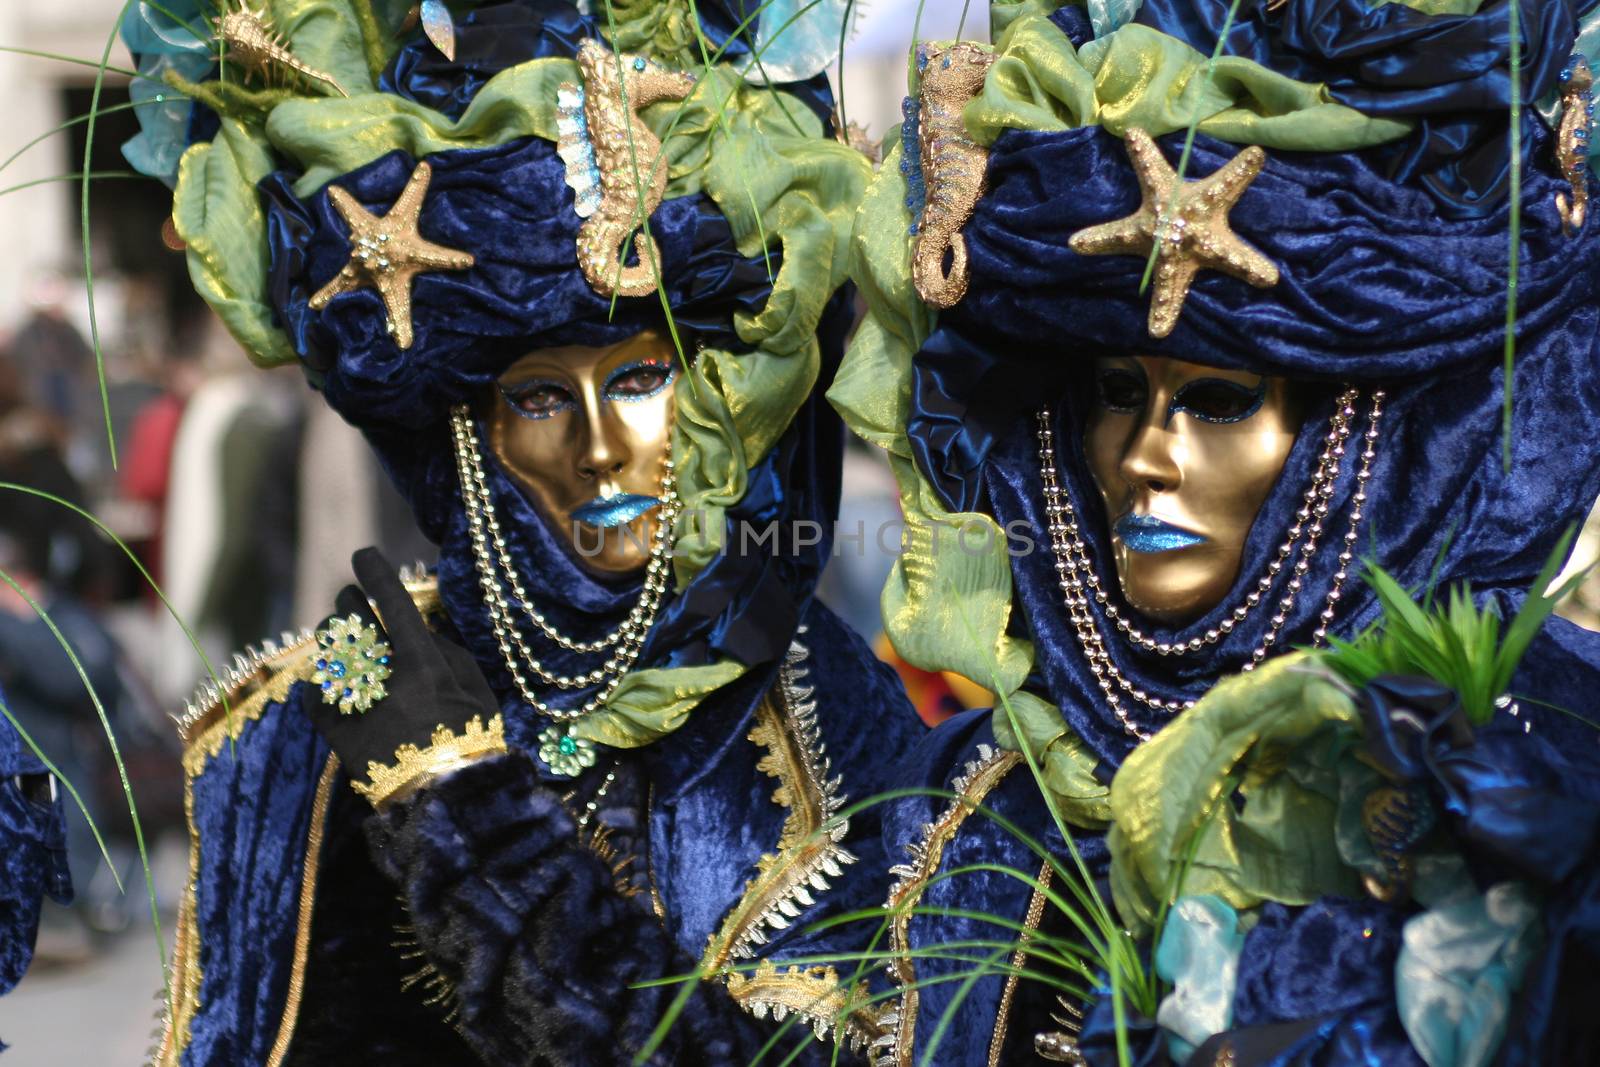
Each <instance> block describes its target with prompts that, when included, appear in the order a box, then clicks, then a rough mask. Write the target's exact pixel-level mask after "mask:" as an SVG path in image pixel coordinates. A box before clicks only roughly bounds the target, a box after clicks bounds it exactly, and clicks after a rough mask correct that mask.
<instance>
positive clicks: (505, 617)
mask: <svg viewBox="0 0 1600 1067" xmlns="http://www.w3.org/2000/svg"><path fill="white" fill-rule="evenodd" d="M450 419H451V426H452V429H453V431H454V437H455V449H456V467H457V473H458V474H459V477H460V480H461V495H462V499H463V500H464V502H465V504H466V508H467V525H468V530H469V532H470V535H471V539H472V550H473V556H474V562H475V564H476V567H477V571H478V584H479V586H480V588H481V589H482V590H483V596H484V603H485V605H486V606H487V607H488V609H489V621H490V624H491V626H492V627H493V630H494V635H495V640H496V642H497V643H498V645H499V648H500V655H501V656H502V658H503V659H504V660H505V664H506V670H507V671H508V672H510V674H511V678H512V681H513V682H514V683H515V685H516V687H517V691H518V692H519V693H520V694H521V695H522V698H523V700H525V701H526V702H527V703H528V704H529V705H530V706H531V707H532V708H533V709H534V710H535V711H538V712H539V713H540V714H542V715H546V716H548V717H550V718H552V719H555V720H556V721H558V722H571V721H573V720H576V719H581V718H583V717H584V716H585V715H588V714H589V713H590V712H593V711H595V710H596V709H598V708H601V707H603V706H604V705H605V704H606V702H607V701H609V700H610V699H611V697H612V695H613V694H614V693H615V692H616V691H617V687H618V686H620V685H621V684H622V679H623V678H624V677H626V676H627V673H628V671H630V670H631V669H632V668H633V664H634V662H635V661H636V660H637V659H638V657H639V653H640V651H641V650H642V649H643V647H644V642H645V639H646V637H648V636H649V633H650V628H651V627H652V626H653V625H655V619H656V613H657V611H658V610H659V608H660V606H661V599H662V597H663V596H664V595H665V592H666V588H667V582H668V580H669V576H670V571H671V566H672V529H673V526H674V524H675V522H676V520H677V517H678V512H679V509H680V503H679V499H678V492H677V479H676V476H675V474H674V471H673V462H672V455H671V450H670V447H671V446H670V444H669V446H668V453H667V456H666V458H665V459H664V460H663V462H662V468H663V475H662V482H661V506H660V511H659V514H658V516H657V521H656V529H655V533H654V535H653V537H652V538H651V545H650V562H649V564H648V566H647V567H646V569H645V581H644V588H643V589H641V590H640V592H639V599H638V601H637V602H636V603H635V604H634V606H633V608H632V610H630V611H629V612H628V616H627V618H625V619H624V620H623V622H622V625H621V626H619V627H618V628H617V629H616V630H614V631H612V632H611V633H609V634H607V635H606V636H604V637H603V638H600V639H597V640H594V641H578V640H575V639H573V638H570V637H567V636H566V635H564V634H562V633H560V632H559V631H557V630H556V629H555V627H553V626H551V625H550V624H549V622H548V620H546V619H545V618H544V615H543V614H542V613H540V612H539V611H538V610H537V609H535V608H534V606H533V603H532V601H531V600H530V598H529V597H528V594H527V591H526V589H525V587H524V586H523V584H522V579H521V577H520V576H519V574H518V572H517V568H516V564H515V562H514V561H513V560H512V558H511V553H510V551H509V548H508V546H507V543H506V540H505V537H504V535H503V534H502V533H501V529H500V520H499V516H498V514H497V512H496V510H495V505H494V494H493V492H492V491H491V489H490V487H489V482H488V478H487V477H486V476H485V474H484V469H483V455H482V451H481V449H480V446H479V442H478V433H477V427H476V425H475V424H474V423H473V420H472V415H471V412H470V411H469V410H468V408H467V406H466V405H464V404H462V405H457V406H456V407H455V408H453V409H452V410H451V413H450ZM491 546H492V548H491ZM506 585H510V587H511V592H512V596H514V597H515V598H516V600H517V602H518V604H519V605H520V606H521V608H522V611H523V614H525V615H526V616H527V617H528V618H529V620H530V621H531V622H532V623H533V624H534V626H535V627H536V628H538V629H539V630H540V631H541V632H542V633H544V634H545V636H547V637H549V638H550V639H551V640H552V641H554V642H555V643H556V644H558V645H560V646H561V647H562V648H564V649H567V650H569V651H575V652H585V653H593V652H599V651H603V650H605V649H607V648H611V647H613V646H615V651H614V652H612V654H611V655H610V656H609V657H608V658H607V659H606V661H605V663H604V664H602V665H601V666H599V667H596V668H594V669H593V670H590V671H586V672H583V673H581V674H576V675H565V674H558V673H556V672H554V671H552V670H550V669H549V668H547V667H546V666H545V665H544V664H543V663H541V662H540V661H539V659H538V657H536V656H535V655H534V654H533V652H532V650H531V649H529V647H528V645H527V642H526V641H525V640H524V639H523V636H522V631H521V629H520V628H519V627H518V626H517V622H516V616H515V613H514V612H513V610H512V607H511V603H510V601H509V600H508V598H507V596H506V592H505V587H506ZM524 667H526V668H527V670H528V671H529V672H531V673H532V674H534V675H535V676H536V677H537V678H538V679H539V680H540V681H542V682H545V683H548V684H551V685H554V686H556V687H557V688H559V689H569V690H570V689H583V688H587V687H589V686H593V685H600V684H601V683H602V682H603V683H604V685H603V686H602V687H601V689H600V691H599V692H597V693H596V694H595V695H594V696H592V697H590V698H589V699H588V700H586V701H584V702H583V704H581V705H579V706H577V707H572V708H556V707H551V706H550V705H549V704H548V703H546V702H545V701H544V700H542V699H540V697H539V696H538V694H537V693H535V692H534V691H533V689H532V687H531V686H530V685H529V682H528V678H527V675H526V674H525V673H524V671H523V668H524Z"/></svg>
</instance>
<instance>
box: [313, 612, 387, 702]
mask: <svg viewBox="0 0 1600 1067" xmlns="http://www.w3.org/2000/svg"><path fill="white" fill-rule="evenodd" d="M312 655H313V656H314V657H315V666H316V668H317V669H316V672H315V673H314V674H312V676H311V683H312V684H313V685H315V686H317V687H318V689H319V690H320V691H321V693H322V702H323V703H324V704H337V705H339V712H340V714H342V715H350V714H353V713H355V712H365V711H368V710H369V709H370V708H371V707H372V705H374V704H376V703H377V702H378V701H380V700H382V699H383V698H384V697H386V696H388V695H389V691H388V690H387V689H385V688H384V685H383V683H384V682H385V681H386V680H387V679H388V677H389V675H390V673H391V672H390V670H389V655H390V649H389V645H388V642H386V641H382V640H380V639H379V637H378V628H377V627H376V626H373V625H372V624H370V623H368V622H365V621H363V620H362V618H361V616H359V615H350V616H347V617H345V618H343V619H333V620H332V621H330V622H329V623H328V625H327V626H326V627H324V628H323V629H321V630H318V631H317V647H316V651H314V652H313V653H312Z"/></svg>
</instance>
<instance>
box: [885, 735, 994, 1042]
mask: <svg viewBox="0 0 1600 1067" xmlns="http://www.w3.org/2000/svg"><path fill="white" fill-rule="evenodd" d="M1021 762H1022V755H1021V753H1018V752H999V751H996V750H995V749H993V748H991V747H989V746H988V745H979V746H978V758H977V759H975V760H972V761H970V762H969V763H968V764H967V765H966V767H965V769H964V770H963V772H962V774H961V776H960V777H958V778H957V779H956V780H955V781H953V782H951V783H950V789H951V792H953V793H955V794H956V796H955V798H954V799H952V800H951V801H950V804H949V806H948V807H947V808H945V810H944V813H943V814H942V815H940V816H939V817H938V818H937V819H935V820H934V821H933V822H931V823H929V824H928V825H927V826H925V827H924V828H923V835H922V840H920V841H917V842H914V843H912V844H909V845H907V846H906V848H907V850H908V851H909V852H910V853H911V862H910V863H901V864H896V865H895V866H893V867H891V868H889V873H890V874H892V875H894V876H895V877H896V878H897V879H898V881H896V882H895V884H894V887H893V888H892V889H890V890H889V900H888V903H887V904H885V905H884V907H885V909H886V910H887V911H888V912H889V913H890V919H889V947H890V948H891V949H892V959H891V962H890V964H889V977H890V978H891V979H893V980H894V983H895V984H896V985H897V986H899V987H900V999H899V1003H898V1004H896V1005H893V1006H891V1007H889V1008H888V1009H886V1010H885V1011H884V1012H883V1013H882V1014H881V1015H880V1016H879V1017H878V1022H879V1024H880V1025H881V1026H882V1028H883V1030H884V1033H883V1035H882V1036H881V1037H879V1038H878V1039H877V1041H876V1042H874V1047H873V1050H872V1064H873V1067H910V1065H911V1063H912V1062H913V1061H914V1059H915V1054H916V1034H917V1003H918V996H917V968H916V963H915V961H914V960H913V959H912V957H911V955H910V951H911V937H910V926H911V909H912V908H914V907H916V906H917V903H918V901H920V900H921V899H922V894H923V891H924V890H926V889H927V888H928V879H930V878H932V877H933V875H934V873H935V872H936V871H938V869H939V862H940V860H941V859H943V858H944V849H945V846H946V845H948V844H949V843H950V842H951V841H952V840H953V839H954V838H955V836H956V832H957V831H958V830H960V829H961V824H962V823H964V822H965V821H966V819H967V816H968V815H970V814H972V812H973V811H975V810H977V808H978V806H979V805H980V804H982V803H983V802H984V800H985V799H986V798H987V797H988V796H989V793H990V791H992V790H993V789H994V787H995V786H997V785H999V784H1000V783H1001V782H1002V781H1003V780H1004V779H1005V776H1006V775H1007V774H1009V773H1011V770H1012V769H1013V768H1015V767H1016V766H1017V764H1019V763H1021Z"/></svg>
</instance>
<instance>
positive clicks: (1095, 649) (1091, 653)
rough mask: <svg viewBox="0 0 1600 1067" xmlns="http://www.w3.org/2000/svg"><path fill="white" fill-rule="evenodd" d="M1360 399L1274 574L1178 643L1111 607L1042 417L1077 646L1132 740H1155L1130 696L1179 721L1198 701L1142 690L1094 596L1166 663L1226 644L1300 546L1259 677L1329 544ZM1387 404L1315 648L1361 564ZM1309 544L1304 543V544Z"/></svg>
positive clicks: (1342, 408)
mask: <svg viewBox="0 0 1600 1067" xmlns="http://www.w3.org/2000/svg"><path fill="white" fill-rule="evenodd" d="M1358 396H1359V394H1358V392H1357V391H1356V390H1354V389H1351V390H1347V391H1346V392H1345V393H1344V394H1343V395H1341V396H1340V397H1339V400H1338V403H1337V405H1336V407H1335V410H1334V414H1333V417H1332V418H1331V419H1330V420H1329V429H1328V434H1327V436H1326V438H1325V439H1324V446H1323V452H1322V455H1321V457H1320V458H1319V460H1318V463H1317V471H1316V474H1315V475H1314V476H1313V478H1312V482H1311V486H1310V488H1308V489H1307V490H1306V493H1305V497H1304V499H1303V502H1302V506H1301V508H1300V510H1299V511H1297V512H1296V514H1295V522H1294V525H1293V526H1292V527H1290V529H1289V533H1288V536H1287V537H1286V538H1285V540H1284V542H1283V544H1281V545H1280V546H1279V547H1278V553H1277V556H1276V558H1274V559H1273V560H1272V561H1271V562H1270V563H1269V564H1268V565H1267V573H1266V574H1265V575H1263V576H1262V578H1261V579H1260V580H1259V581H1258V582H1257V583H1256V588H1255V589H1253V590H1252V591H1251V592H1250V593H1249V594H1248V595H1247V596H1246V597H1245V601H1244V603H1242V604H1240V605H1238V606H1237V607H1235V608H1234V609H1233V610H1232V611H1231V612H1229V613H1228V615H1227V616H1226V617H1225V618H1224V619H1223V620H1222V621H1221V622H1220V623H1219V624H1218V625H1217V626H1216V628H1214V629H1211V630H1207V631H1206V633H1205V634H1204V635H1203V636H1200V637H1195V638H1192V639H1190V640H1188V641H1181V642H1177V643H1176V644H1171V643H1165V642H1157V641H1155V640H1154V639H1152V638H1150V637H1148V636H1146V635H1145V634H1144V633H1143V632H1141V631H1140V630H1138V628H1137V627H1134V626H1133V625H1132V624H1130V623H1127V622H1126V620H1125V619H1124V618H1123V617H1122V615H1121V613H1120V612H1119V611H1118V609H1117V607H1116V605H1115V604H1113V603H1111V602H1110V599H1109V597H1108V596H1107V594H1106V591H1105V588H1104V587H1103V585H1102V584H1101V581H1100V576H1099V574H1098V573H1097V571H1096V569H1095V566H1094V561H1093V560H1092V559H1091V558H1090V556H1089V549H1088V545H1087V544H1085V542H1084V540H1083V538H1082V536H1081V535H1080V533H1079V528H1078V515H1077V511H1076V509H1075V508H1073V506H1072V501H1071V499H1070V498H1069V497H1068V496H1067V494H1066V493H1065V492H1064V491H1063V490H1062V487H1061V482H1060V479H1059V472H1058V470H1057V464H1056V448H1055V431H1054V430H1053V429H1052V426H1053V422H1054V419H1053V416H1052V413H1051V409H1050V407H1049V406H1048V405H1046V406H1045V407H1043V408H1041V409H1040V410H1039V412H1038V414H1037V416H1036V418H1037V420H1038V428H1037V433H1038V439H1039V475H1040V480H1041V482H1042V483H1043V486H1044V498H1045V517H1046V521H1047V523H1048V526H1049V531H1050V548H1051V552H1052V553H1053V555H1054V557H1055V569H1056V580H1057V583H1058V584H1059V585H1060V587H1061V593H1062V597H1063V599H1064V600H1065V602H1066V606H1067V614H1068V616H1069V617H1070V619H1071V621H1072V625H1073V630H1074V633H1075V634H1076V636H1077V638H1078V644H1079V646H1080V647H1081V648H1082V649H1083V653H1084V656H1085V658H1086V659H1087V660H1088V662H1089V668H1090V670H1091V671H1092V672H1093V673H1094V676H1095V681H1096V682H1097V683H1098V684H1099V686H1100V690H1101V692H1102V693H1104V694H1105V697H1106V702H1107V703H1108V704H1109V705H1110V706H1111V710H1112V712H1113V713H1114V714H1115V715H1116V717H1117V721H1118V722H1120V723H1121V724H1122V728H1123V729H1124V730H1125V731H1126V732H1127V733H1128V734H1129V735H1130V736H1132V737H1134V738H1137V739H1138V740H1140V741H1145V740H1149V738H1150V733H1149V732H1148V731H1146V730H1144V729H1143V728H1141V727H1140V726H1139V725H1138V724H1137V723H1135V722H1134V721H1133V720H1132V719H1131V718H1129V716H1128V713H1127V710H1126V709H1125V708H1124V706H1123V697H1124V696H1127V697H1131V698H1132V699H1133V700H1135V701H1137V702H1138V703H1141V704H1144V705H1145V706H1146V707H1149V708H1152V709H1154V710H1156V711H1160V712H1166V713H1168V714H1176V713H1177V712H1180V711H1183V710H1184V709H1186V708H1189V707H1192V706H1193V705H1194V701H1193V700H1166V699H1163V698H1161V697H1159V696H1155V695H1152V694H1150V693H1148V692H1146V691H1145V690H1143V689H1141V688H1139V687H1137V686H1135V685H1134V684H1133V682H1131V681H1130V680H1129V679H1128V678H1127V676H1126V675H1124V674H1123V673H1122V670H1121V669H1120V668H1119V667H1118V666H1117V665H1116V662H1115V661H1114V660H1113V659H1112V658H1111V654H1110V653H1109V652H1108V651H1107V649H1106V643H1105V639H1104V638H1103V637H1102V635H1101V632H1100V626H1099V623H1098V622H1097V621H1096V620H1095V618H1094V613H1093V611H1092V609H1091V608H1090V607H1089V597H1090V596H1091V595H1092V596H1093V597H1094V599H1095V602H1096V603H1098V604H1100V605H1101V606H1102V608H1103V610H1104V611H1105V612H1106V615H1107V617H1109V618H1110V619H1112V620H1113V622H1115V623H1116V624H1117V630H1118V632H1119V633H1120V634H1121V635H1122V636H1123V637H1124V638H1125V639H1126V640H1128V641H1129V642H1130V643H1133V644H1136V645H1138V646H1139V647H1141V648H1144V649H1146V650H1148V651H1152V652H1156V653H1158V654H1159V655H1163V656H1167V655H1182V654H1187V653H1190V652H1196V651H1199V650H1200V649H1202V648H1205V647H1207V646H1209V645H1213V644H1215V643H1217V642H1218V641H1220V640H1221V639H1222V638H1223V636H1224V635H1226V634H1229V633H1231V632H1232V631H1233V630H1234V628H1235V626H1236V625H1237V624H1238V623H1239V622H1242V621H1243V620H1244V619H1245V618H1246V617H1248V616H1249V614H1250V611H1251V610H1252V609H1253V608H1255V607H1256V606H1257V605H1259V604H1260V602H1261V600H1262V597H1263V595H1264V594H1265V593H1266V592H1267V590H1269V589H1270V588H1271V586H1272V583H1273V581H1274V580H1275V579H1276V578H1277V576H1278V575H1279V573H1280V572H1281V571H1282V570H1283V566H1284V564H1285V563H1286V562H1287V561H1288V560H1289V558H1290V557H1291V556H1292V555H1293V554H1294V551H1295V546H1296V545H1297V544H1298V545H1299V546H1300V558H1299V559H1298V560H1296V562H1295V564H1294V573H1293V574H1292V575H1291V577H1290V579H1289V583H1288V586H1287V589H1286V591H1285V593H1284V595H1283V597H1282V598H1280V600H1279V601H1278V611H1277V613H1276V614H1274V615H1273V616H1272V619H1271V622H1270V625H1269V627H1268V630H1267V632H1266V633H1265V634H1264V635H1263V636H1262V640H1261V643H1260V644H1259V645H1257V647H1256V648H1255V649H1254V650H1253V651H1252V652H1251V654H1250V659H1249V662H1248V663H1246V664H1245V665H1244V669H1245V670H1247V671H1248V670H1253V669H1254V668H1255V666H1256V665H1257V664H1258V663H1260V662H1261V661H1262V660H1264V659H1266V657H1267V655H1268V651H1269V649H1271V648H1272V646H1273V645H1274V644H1276V642H1277V640H1278V635H1279V633H1280V631H1281V630H1282V629H1283V626H1284V623H1285V622H1286V621H1287V619H1288V616H1289V614H1290V612H1291V611H1292V609H1293V608H1294V604H1295V601H1296V599H1297V597H1298V595H1299V593H1300V590H1301V585H1302V581H1303V578H1304V576H1305V574H1306V572H1307V571H1308V570H1309V569H1310V566H1311V563H1310V561H1311V557H1312V555H1313V554H1314V553H1315V552H1316V550H1317V544H1318V542H1319V541H1320V539H1321V537H1322V533H1323V520H1324V519H1326V518H1327V515H1328V499H1329V498H1330V497H1331V496H1332V494H1333V489H1334V486H1335V484H1336V483H1337V482H1338V479H1339V473H1340V469H1341V468H1342V467H1343V458H1344V456H1345V453H1346V444H1347V442H1348V440H1349V438H1350V434H1351V427H1352V425H1353V422H1354V419H1355V414H1356V412H1355V402H1356V400H1357V399H1358ZM1383 401H1384V393H1383V392H1382V391H1381V390H1379V391H1377V392H1375V393H1373V396H1372V409H1371V411H1370V412H1369V414H1368V415H1367V430H1366V433H1365V435H1364V443H1363V448H1362V451H1361V455H1360V460H1359V466H1358V467H1357V471H1356V489H1355V494H1354V496H1353V497H1352V500H1351V507H1350V519H1349V526H1348V528H1347V529H1346V531H1345V534H1344V544H1343V548H1342V550H1341V552H1340V554H1339V570H1338V571H1337V573H1335V574H1334V576H1333V582H1332V585H1331V586H1330V587H1329V590H1328V594H1327V598H1326V601H1325V603H1324V606H1323V610H1322V613H1321V615H1320V616H1319V625H1318V627H1317V629H1316V631H1315V632H1314V634H1313V641H1314V642H1316V643H1320V642H1322V641H1324V640H1325V639H1326V638H1327V636H1328V626H1329V624H1330V623H1331V622H1332V621H1333V619H1334V615H1335V612H1336V608H1335V605H1336V604H1337V603H1338V601H1339V598H1340V596H1341V595H1342V593H1343V587H1344V583H1345V581H1346V580H1347V579H1348V578H1349V565H1350V563H1351V561H1352V560H1353V559H1354V558H1355V556H1354V550H1355V543H1356V541H1357V540H1358V538H1359V536H1360V533H1359V527H1360V522H1361V516H1362V514H1363V511H1364V505H1365V503H1366V499H1367V494H1366V485H1367V482H1368V480H1369V479H1370V478H1371V475H1372V461H1373V460H1374V459H1375V458H1376V456H1377V453H1376V451H1375V445H1376V442H1377V437H1378V419H1379V417H1380V416H1381V415H1382V414H1383ZM1302 537H1304V541H1303V542H1302V540H1301V539H1302Z"/></svg>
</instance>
